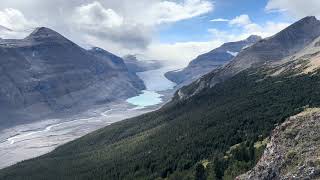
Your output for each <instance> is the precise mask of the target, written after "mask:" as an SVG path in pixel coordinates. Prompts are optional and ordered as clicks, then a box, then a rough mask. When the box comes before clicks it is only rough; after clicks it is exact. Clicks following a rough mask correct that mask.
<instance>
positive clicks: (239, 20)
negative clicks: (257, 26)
mask: <svg viewBox="0 0 320 180" xmlns="http://www.w3.org/2000/svg"><path fill="white" fill-rule="evenodd" d="M229 24H230V25H237V26H244V25H247V24H251V20H250V18H249V16H248V15H247V14H242V15H240V16H237V17H235V18H234V19H232V20H230V21H229Z"/></svg>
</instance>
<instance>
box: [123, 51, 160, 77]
mask: <svg viewBox="0 0 320 180" xmlns="http://www.w3.org/2000/svg"><path fill="white" fill-rule="evenodd" d="M123 59H124V62H125V64H126V66H127V67H128V70H129V71H130V72H132V73H137V72H143V71H149V70H154V69H159V68H161V66H163V65H162V64H161V63H160V62H159V61H153V60H148V61H142V60H138V59H137V57H136V56H135V55H127V56H125V57H123Z"/></svg>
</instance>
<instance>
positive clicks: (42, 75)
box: [0, 27, 145, 129]
mask: <svg viewBox="0 0 320 180" xmlns="http://www.w3.org/2000/svg"><path fill="white" fill-rule="evenodd" d="M0 83H1V86H0V113H1V117H0V124H1V125H0V129H1V128H3V127H6V126H10V125H13V124H17V123H26V122H28V121H31V120H35V119H39V118H44V117H48V116H50V115H57V114H72V113H78V112H79V110H82V109H87V108H88V107H92V106H94V105H99V104H103V103H109V102H111V101H114V100H119V99H125V98H128V97H131V96H135V95H137V94H138V93H139V92H140V91H141V90H143V89H144V88H145V86H144V84H143V82H142V80H140V79H139V78H138V76H136V74H135V73H132V72H130V71H129V70H128V69H127V67H126V65H125V63H124V61H123V59H121V58H120V57H117V56H115V55H113V54H111V53H109V52H107V51H105V50H103V49H100V48H93V49H91V50H85V49H83V48H81V47H80V46H78V45H77V44H75V43H73V42H71V41H70V40H68V39H66V38H65V37H63V36H62V35H60V34H59V33H57V32H55V31H53V30H51V29H48V28H45V27H41V28H37V29H36V30H35V31H33V32H32V33H31V34H30V35H29V36H27V37H26V38H24V39H0Z"/></svg>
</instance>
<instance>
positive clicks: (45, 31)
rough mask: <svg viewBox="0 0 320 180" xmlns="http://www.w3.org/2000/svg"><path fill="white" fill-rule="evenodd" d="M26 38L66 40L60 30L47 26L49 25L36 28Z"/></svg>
mask: <svg viewBox="0 0 320 180" xmlns="http://www.w3.org/2000/svg"><path fill="white" fill-rule="evenodd" d="M26 39H33V40H66V38H65V37H63V36H62V35H61V34H59V33H58V32H56V31H54V30H52V29H50V28H47V27H38V28H36V29H35V30H34V31H33V32H32V33H31V34H30V35H29V36H27V37H26Z"/></svg>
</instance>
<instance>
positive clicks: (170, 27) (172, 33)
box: [0, 0, 320, 66]
mask: <svg viewBox="0 0 320 180" xmlns="http://www.w3.org/2000/svg"><path fill="white" fill-rule="evenodd" d="M306 2H308V3H306ZM318 9H320V0H307V1H306V0H134V1H133V0H54V1H52V0H24V1H21V0H1V3H0V37H1V38H23V37H25V36H27V35H28V33H30V32H31V31H32V30H33V29H34V28H35V27H49V28H52V29H53V30H56V31H57V32H59V33H61V34H62V35H64V36H66V37H67V38H69V39H71V40H72V41H74V42H76V43H78V44H79V45H81V46H82V47H85V48H89V47H93V46H99V47H101V48H104V49H106V50H107V51H109V52H112V53H114V54H116V55H119V56H124V55H127V54H136V55H138V57H140V58H141V59H154V60H165V61H169V62H171V63H172V64H177V65H180V66H185V65H186V64H187V63H188V62H189V61H191V60H192V59H193V58H195V57H196V56H198V55H200V54H202V53H205V52H208V51H210V50H212V49H214V48H216V47H218V46H220V45H221V44H223V43H225V42H230V41H238V40H242V39H245V38H247V37H248V36H249V35H252V34H254V35H260V36H262V37H264V38H265V37H269V36H272V35H273V34H275V33H277V32H279V31H281V30H282V29H284V28H286V27H287V26H289V25H290V24H291V23H293V22H295V21H297V20H299V19H300V18H303V17H305V16H309V15H314V16H316V17H318V18H320V11H319V10H318Z"/></svg>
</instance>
